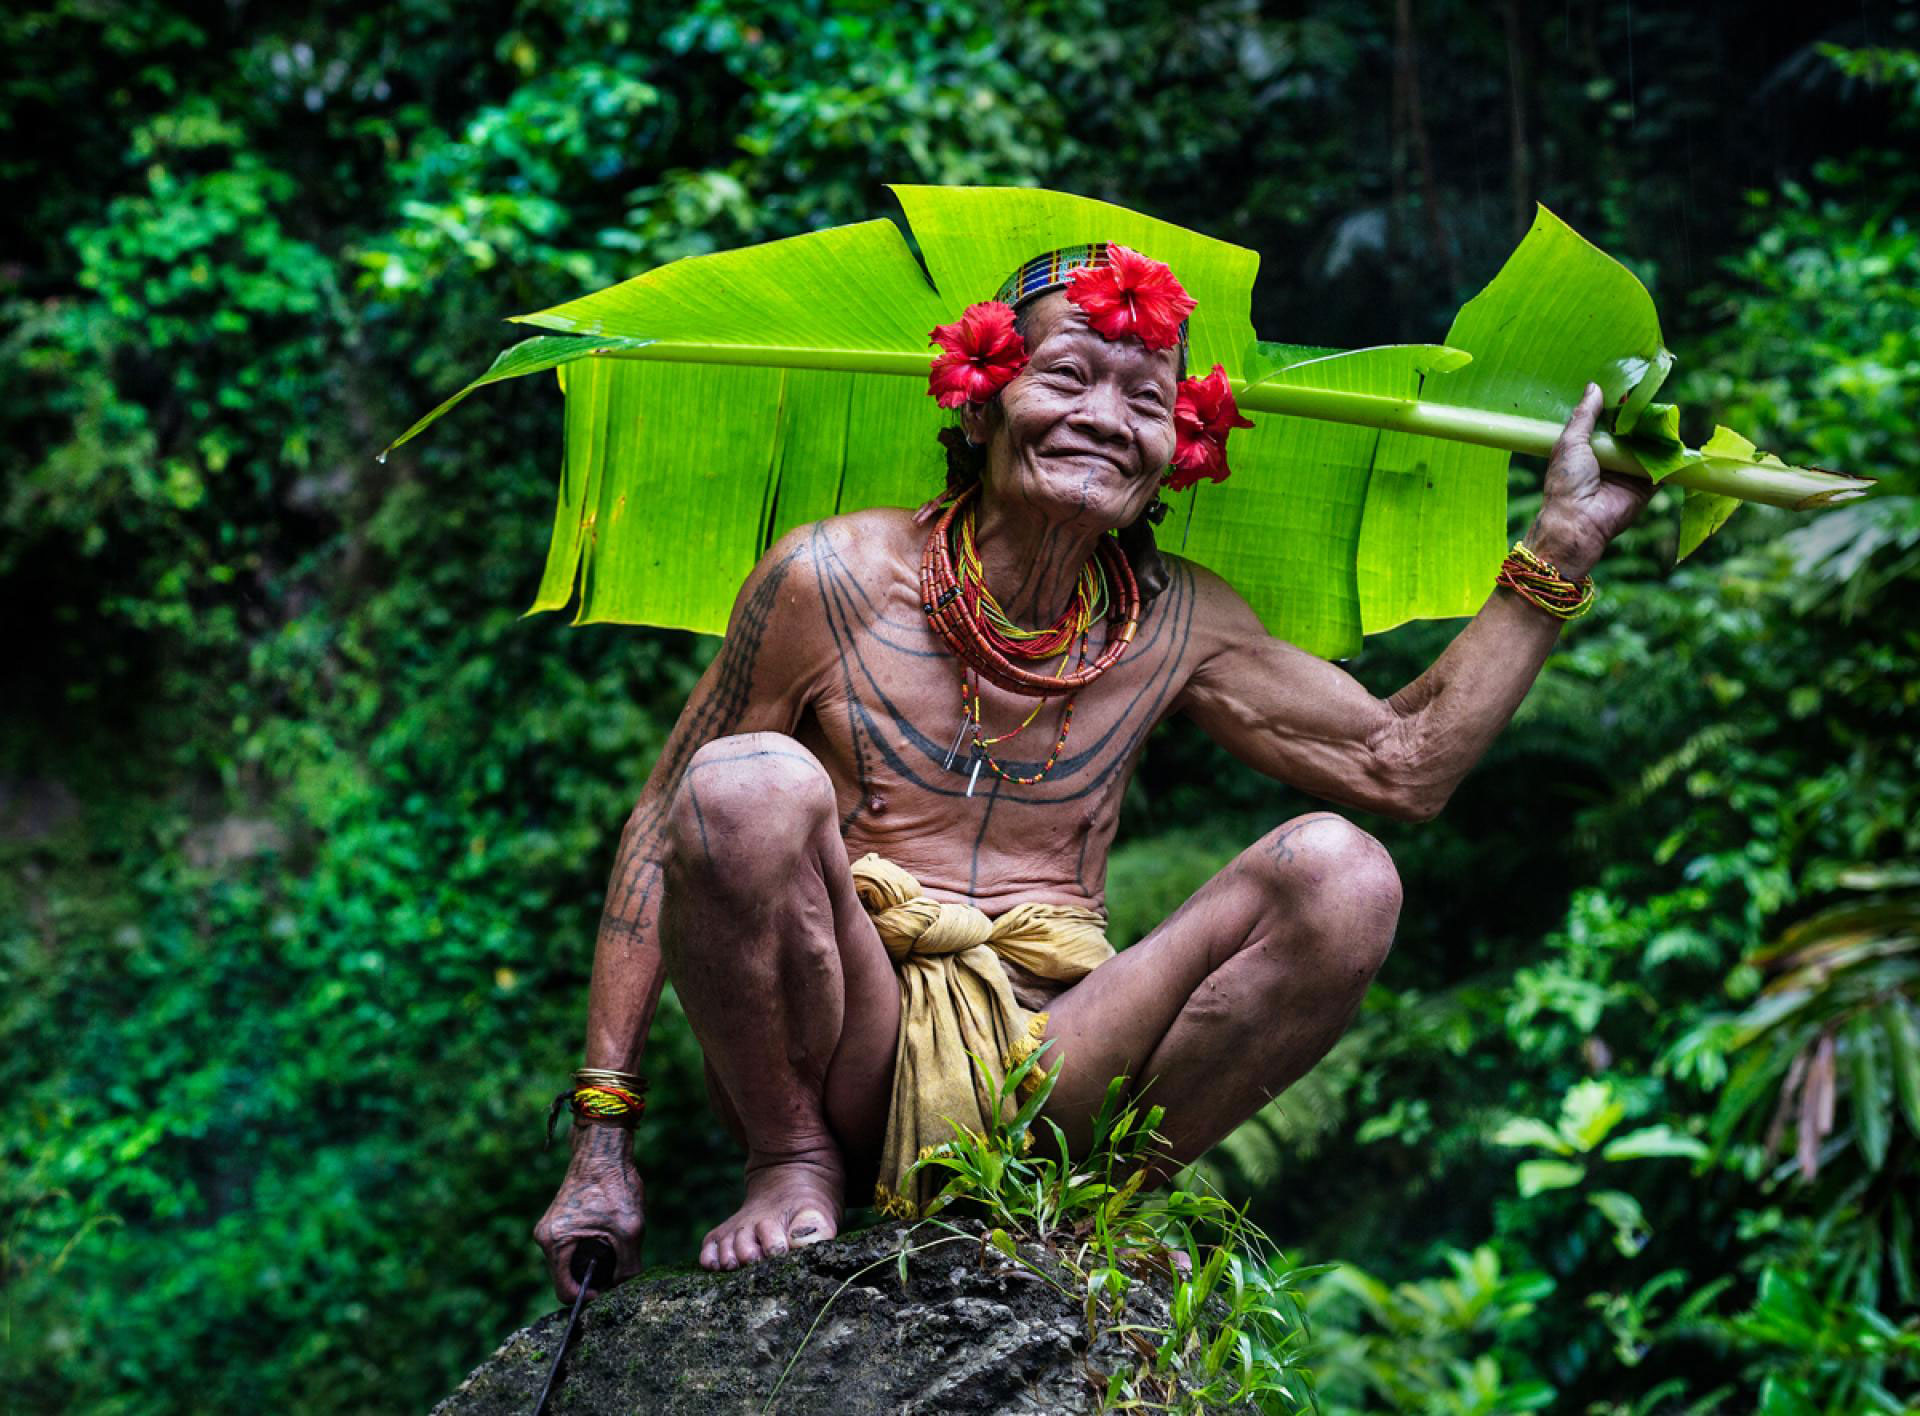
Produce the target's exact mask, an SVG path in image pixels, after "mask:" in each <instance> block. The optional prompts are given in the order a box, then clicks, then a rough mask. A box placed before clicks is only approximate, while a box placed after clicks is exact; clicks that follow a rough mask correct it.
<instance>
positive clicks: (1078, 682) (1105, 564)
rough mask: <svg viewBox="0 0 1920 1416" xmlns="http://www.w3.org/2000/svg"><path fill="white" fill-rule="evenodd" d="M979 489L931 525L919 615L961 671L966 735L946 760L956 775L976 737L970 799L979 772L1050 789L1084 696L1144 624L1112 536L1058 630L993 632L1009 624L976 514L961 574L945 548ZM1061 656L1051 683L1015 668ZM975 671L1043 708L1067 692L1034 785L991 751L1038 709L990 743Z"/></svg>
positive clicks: (965, 535) (964, 529)
mask: <svg viewBox="0 0 1920 1416" xmlns="http://www.w3.org/2000/svg"><path fill="white" fill-rule="evenodd" d="M979 490H980V489H979V486H978V485H977V484H976V485H975V486H973V487H969V488H968V489H967V490H966V491H964V492H962V493H961V494H960V495H959V496H958V497H956V498H955V499H954V500H953V502H952V503H951V504H950V505H949V506H948V507H947V508H946V510H945V512H944V513H943V514H942V515H941V516H940V518H939V520H938V521H937V522H936V523H935V525H934V528H933V532H932V534H931V535H929V536H928V537H927V545H926V549H925V551H924V552H923V554H922V556H921V559H920V590H921V600H922V608H923V609H925V611H926V614H927V620H928V622H929V623H930V624H932V626H933V627H934V630H935V631H936V632H937V633H938V634H939V635H940V637H941V638H942V639H943V640H944V641H945V642H946V644H947V647H948V648H949V649H951V650H952V651H953V652H954V654H955V656H956V657H957V658H959V660H960V662H961V670H960V731H959V732H958V733H957V734H956V735H955V736H954V740H953V746H952V748H950V749H949V750H948V752H947V759H946V766H947V767H948V768H951V767H952V766H953V760H954V758H955V757H957V756H958V755H959V752H960V746H961V744H962V743H963V742H965V741H966V739H967V737H968V735H969V733H971V735H972V738H973V754H972V756H973V770H972V773H971V775H969V777H968V778H967V795H968V796H972V795H973V789H974V784H975V783H976V782H978V781H979V779H980V768H981V767H982V766H986V767H988V768H990V769H991V770H992V771H993V773H994V775H995V776H997V777H999V778H1001V779H1002V780H1003V781H1008V782H1012V783H1014V784H1016V785H1018V786H1032V785H1034V784H1035V783H1037V782H1040V781H1042V780H1044V779H1045V777H1046V776H1047V774H1048V773H1049V772H1051V771H1052V770H1053V768H1054V764H1055V763H1057V762H1058V761H1059V760H1060V754H1061V752H1062V751H1064V750H1065V748H1066V745H1067V734H1068V732H1069V731H1070V730H1071V729H1072V727H1073V708H1074V702H1075V700H1076V698H1077V697H1078V693H1079V690H1080V689H1082V688H1084V687H1086V685H1088V684H1090V683H1092V682H1093V681H1094V680H1095V679H1097V678H1099V677H1100V675H1102V674H1103V673H1105V672H1106V671H1107V670H1108V669H1110V668H1112V667H1113V665H1114V664H1115V663H1116V662H1118V661H1119V658H1120V656H1121V655H1122V654H1124V653H1125V652H1126V649H1127V646H1128V645H1129V644H1131V643H1132V642H1133V637H1134V634H1135V633H1136V632H1137V631H1138V629H1139V625H1140V587H1139V584H1138V582H1136V581H1135V580H1134V577H1133V567H1132V566H1131V565H1130V564H1129V563H1128V562H1127V557H1126V553H1125V552H1123V551H1122V550H1121V549H1120V547H1119V544H1118V543H1117V542H1116V541H1115V540H1114V539H1113V538H1112V537H1111V536H1102V537H1101V538H1100V541H1099V545H1098V547H1097V549H1096V551H1095V554H1096V555H1098V556H1100V557H1101V562H1100V564H1099V565H1097V566H1096V567H1094V569H1095V571H1096V572H1098V573H1096V574H1089V573H1088V572H1087V571H1086V570H1084V569H1083V571H1082V573H1081V575H1080V576H1079V578H1078V579H1077V581H1076V582H1075V586H1074V594H1073V597H1072V599H1070V600H1069V601H1068V603H1067V608H1066V611H1065V612H1064V613H1063V614H1062V615H1061V617H1060V619H1059V620H1058V621H1056V622H1055V623H1054V624H1053V625H1051V626H1050V627H1048V628H1047V629H1045V630H1038V631H1034V632H1032V633H1026V634H1019V633H1018V631H1016V634H1018V637H1014V635H1009V634H1007V633H1005V632H1003V631H1001V630H1000V629H998V628H996V626H995V623H994V622H995V621H996V620H1000V621H1006V617H1005V615H1004V614H1003V613H1001V612H1000V610H999V606H998V605H997V604H996V603H995V602H994V601H993V597H992V593H991V592H990V591H989V590H988V589H987V586H986V577H985V575H984V573H983V572H982V571H981V568H980V564H979V558H978V555H977V553H975V552H974V550H973V542H972V535H971V531H972V525H971V513H969V519H968V521H967V522H963V523H962V525H961V539H962V549H963V552H964V554H963V555H962V557H961V561H960V567H959V568H958V569H956V568H955V565H954V559H953V550H952V546H951V544H950V542H949V540H948V534H949V530H950V528H951V527H952V526H953V524H954V520H955V518H956V516H957V515H958V514H959V513H960V511H961V509H962V508H963V507H965V506H967V505H968V504H969V503H970V502H971V501H972V500H973V498H974V497H976V496H977V495H978V494H979ZM1109 579H1110V580H1111V581H1113V582H1114V583H1117V584H1118V586H1119V588H1120V594H1119V595H1118V596H1117V597H1109V596H1107V595H1106V594H1105V593H1104V591H1105V588H1106V587H1105V584H1104V583H1103V582H1105V581H1107V580H1109ZM1102 602H1104V603H1105V605H1106V609H1107V622H1108V625H1109V629H1108V635H1107V643H1106V645H1105V647H1104V648H1103V649H1102V650H1101V652H1100V656H1099V657H1098V658H1097V659H1096V660H1095V661H1094V662H1093V664H1092V665H1088V663H1087V640H1088V636H1089V632H1090V630H1091V627H1092V617H1093V613H1094V606H1095V605H1096V604H1097V603H1102ZM1008 623H1009V627H1011V624H1010V622H1008ZM1115 624H1118V625H1119V626H1120V628H1119V629H1118V630H1117V631H1115V630H1114V629H1113V628H1112V626H1113V625H1115ZM1076 638H1077V639H1078V641H1079V653H1078V656H1077V662H1076V663H1075V665H1074V668H1073V671H1072V672H1071V673H1069V672H1068V671H1067V667H1066V656H1067V654H1068V652H1069V649H1070V646H1071V645H1072V644H1073V642H1074V640H1075V639H1076ZM1056 654H1057V655H1059V657H1060V667H1059V668H1058V669H1056V670H1055V671H1054V673H1053V674H1051V675H1043V674H1039V673H1035V672H1034V671H1033V670H1031V669H1027V668H1024V667H1022V666H1021V665H1019V664H1016V663H1014V662H1013V661H1014V659H1016V658H1019V659H1028V660H1035V659H1050V658H1053V657H1054V656H1055V655H1056ZM969 671H972V672H974V673H977V674H979V675H980V676H981V677H983V678H986V679H988V680H990V681H991V682H993V683H996V684H998V685H999V686H1000V687H1002V688H1004V689H1007V690H1008V691H1009V692H1012V693H1019V694H1023V695H1026V696H1030V697H1037V698H1042V699H1045V698H1049V697H1056V696H1058V695H1059V694H1062V693H1065V694H1067V695H1068V697H1067V703H1066V707H1065V709H1064V710H1063V711H1062V713H1061V715H1060V735H1059V736H1058V737H1057V738H1056V739H1055V740H1054V744H1053V750H1052V751H1051V752H1050V753H1048V754H1047V759H1046V761H1045V762H1044V763H1043V764H1042V765H1041V767H1040V770H1039V771H1038V772H1035V773H1033V774H1032V775H1030V776H1019V775H1016V774H1014V773H1011V772H1008V771H1007V770H1006V768H1004V767H1003V766H1001V764H1000V763H999V762H998V761H996V760H995V759H994V756H993V754H992V753H991V752H989V751H988V750H987V749H988V747H989V746H991V745H992V744H994V743H999V742H1004V741H1006V740H1007V739H1008V738H1011V737H1016V736H1018V735H1019V734H1020V733H1022V732H1024V731H1025V730H1026V728H1027V726H1028V724H1030V723H1032V722H1033V720H1034V717H1035V716H1036V715H1037V714H1038V713H1039V711H1040V705H1039V704H1038V703H1036V704H1035V705H1034V708H1033V712H1031V713H1029V714H1027V716H1026V719H1025V720H1024V721H1023V722H1022V723H1021V724H1020V726H1019V727H1017V728H1014V729H1013V730H1012V731H1011V732H1006V733H1001V734H999V735H998V736H996V737H987V736H984V735H983V731H982V727H981V722H980V691H979V689H978V688H976V687H974V686H973V685H971V684H969V683H968V681H967V675H968V673H969Z"/></svg>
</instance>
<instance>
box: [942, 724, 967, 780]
mask: <svg viewBox="0 0 1920 1416" xmlns="http://www.w3.org/2000/svg"><path fill="white" fill-rule="evenodd" d="M972 723H973V719H972V718H971V717H970V716H968V713H967V710H966V709H965V708H962V709H961V710H960V731H959V732H957V733H955V734H954V735H953V746H952V747H950V748H948V749H947V760H946V761H945V762H944V763H943V764H942V765H941V770H943V771H947V772H951V771H952V770H953V759H954V758H956V757H958V756H959V755H960V744H961V743H963V742H965V741H966V740H967V729H968V727H969V726H971V725H972Z"/></svg>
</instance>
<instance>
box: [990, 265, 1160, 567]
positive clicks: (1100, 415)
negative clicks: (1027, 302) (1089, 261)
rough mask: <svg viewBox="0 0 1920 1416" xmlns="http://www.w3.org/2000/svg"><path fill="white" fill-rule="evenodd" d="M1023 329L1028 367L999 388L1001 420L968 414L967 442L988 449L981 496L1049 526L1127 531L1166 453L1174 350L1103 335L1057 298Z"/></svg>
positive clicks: (1031, 313) (1032, 310)
mask: <svg viewBox="0 0 1920 1416" xmlns="http://www.w3.org/2000/svg"><path fill="white" fill-rule="evenodd" d="M1025 323H1026V327H1027V357H1028V364H1027V367H1026V369H1025V370H1023V371H1022V372H1021V374H1020V376H1019V377H1018V378H1016V379H1014V380H1013V381H1012V382H1011V383H1009V384H1008V385H1007V386H1006V387H1005V388H1003V389H1002V390H1001V391H1000V416H998V417H995V416H993V415H992V413H991V412H990V411H989V410H987V409H983V408H970V409H968V411H967V415H966V418H967V424H966V428H967V435H968V436H969V437H970V438H972V439H973V440H974V441H976V442H985V443H986V445H987V485H988V490H989V491H990V492H991V493H992V495H993V496H994V497H995V499H996V500H1000V501H1004V502H1007V503H1010V504H1016V505H1024V506H1028V507H1031V508H1032V509H1033V510H1034V511H1035V512H1037V513H1038V514H1040V515H1042V516H1044V517H1045V518H1046V519H1047V520H1048V521H1052V522H1065V523H1069V524H1072V525H1075V526H1079V527H1082V528H1085V529H1089V530H1100V531H1106V530H1111V529H1112V528H1114V527H1117V526H1127V525H1130V524H1131V523H1132V522H1134V521H1135V520H1137V519H1138V518H1139V516H1140V514H1141V512H1143V511H1145V510H1146V508H1147V506H1148V504H1149V503H1150V502H1152V500H1153V494H1154V490H1155V488H1157V487H1158V486H1159V484H1160V478H1161V475H1162V473H1164V472H1165V470H1166V466H1167V462H1168V460H1169V459H1170V458H1171V457H1172V456H1173V445H1174V433H1173V398H1174V384H1175V374H1176V371H1177V369H1178V367H1179V351H1178V350H1177V349H1162V350H1157V351H1156V350H1150V349H1148V348H1147V347H1146V346H1145V345H1143V344H1142V343H1140V341H1139V340H1137V339H1120V340H1108V339H1105V338H1102V337H1101V336H1100V335H1098V334H1096V333H1094V331H1093V330H1091V329H1089V328H1088V327H1087V323H1086V318H1085V316H1084V315H1082V313H1081V311H1080V308H1079V306H1077V305H1075V304H1073V302H1072V301H1070V300H1068V299H1067V297H1066V295H1065V293H1064V292H1060V291H1056V292H1055V293H1053V294H1051V295H1044V296H1042V297H1041V298H1040V299H1039V300H1037V301H1035V302H1034V304H1033V305H1032V306H1030V307H1029V308H1028V312H1027V319H1026V321H1025Z"/></svg>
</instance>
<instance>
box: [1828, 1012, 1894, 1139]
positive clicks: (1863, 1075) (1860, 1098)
mask: <svg viewBox="0 0 1920 1416" xmlns="http://www.w3.org/2000/svg"><path fill="white" fill-rule="evenodd" d="M1877 1022H1878V1020H1877V1019H1875V1018H1873V1017H1872V1016H1870V1015H1868V1014H1864V1013H1863V1014H1861V1015H1860V1016H1859V1017H1856V1018H1855V1019H1854V1020H1853V1021H1852V1022H1850V1023H1848V1024H1847V1026H1846V1028H1845V1029H1844V1030H1843V1031H1842V1032H1841V1035H1840V1036H1841V1040H1842V1041H1843V1042H1844V1043H1845V1044H1846V1049H1847V1065H1848V1068H1849V1071H1850V1074H1851V1080H1852V1083H1853V1085H1852V1088H1851V1091H1852V1096H1851V1098H1850V1101H1851V1104H1852V1107H1853V1135H1854V1139H1855V1140H1857V1141H1858V1142H1859V1143H1860V1154H1861V1156H1862V1157H1863V1158H1864V1159H1865V1160H1866V1162H1867V1168H1868V1169H1870V1170H1878V1169H1880V1167H1881V1166H1882V1165H1884V1164H1886V1160H1887V1139H1888V1134H1889V1132H1890V1131H1891V1130H1892V1122H1893V1105H1892V1103H1893V1097H1892V1088H1891V1087H1890V1086H1889V1085H1888V1080H1889V1079H1888V1076H1887V1068H1886V1066H1885V1064H1884V1063H1883V1062H1882V1060H1881V1057H1880V1039H1881V1037H1882V1032H1881V1029H1880V1028H1879V1026H1877Z"/></svg>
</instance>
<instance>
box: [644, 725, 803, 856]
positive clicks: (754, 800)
mask: <svg viewBox="0 0 1920 1416" xmlns="http://www.w3.org/2000/svg"><path fill="white" fill-rule="evenodd" d="M833 811H834V800H833V781H832V779H831V778H830V777H828V776H827V772H826V769H825V768H824V767H822V766H821V765H820V762H819V759H817V758H816V757H814V755H813V754H812V753H811V752H809V751H807V749H806V748H804V747H802V746H801V745H800V744H799V743H798V742H796V741H794V739H792V738H790V737H788V736H786V735H785V734H784V733H741V734H738V735H737V736H734V737H724V738H715V739H714V740H713V741H712V742H709V743H707V744H706V745H705V746H703V747H701V748H700V749H699V750H698V751H696V752H695V753H694V754H693V758H692V760H691V761H689V762H688V764H687V770H686V772H685V773H684V774H683V775H682V776H681V778H680V785H679V789H678V790H677V791H676V792H675V794H674V798H673V803H672V806H671V807H670V809H669V812H668V818H667V837H668V845H669V849H670V851H671V854H672V857H673V860H674V862H675V864H676V865H678V866H680V867H681V868H683V869H695V870H698V869H702V868H705V867H710V866H722V867H725V868H726V869H727V870H728V871H729V872H730V873H731V872H735V871H737V870H739V869H741V868H743V867H748V868H750V867H753V866H757V865H767V866H773V865H785V864H788V863H790V862H791V861H792V860H793V859H795V858H797V857H798V856H799V855H800V854H801V853H802V852H803V851H804V850H805V849H806V848H807V846H808V845H810V844H811V843H812V841H813V839H814V835H815V832H816V830H817V829H818V828H819V827H820V825H821V824H822V823H824V822H830V821H831V820H832V819H833Z"/></svg>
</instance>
